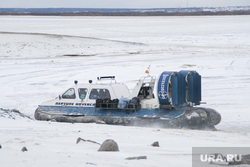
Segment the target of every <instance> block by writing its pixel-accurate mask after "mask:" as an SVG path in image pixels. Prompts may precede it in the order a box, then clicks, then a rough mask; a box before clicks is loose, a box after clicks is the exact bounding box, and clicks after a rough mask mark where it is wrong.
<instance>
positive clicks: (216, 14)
mask: <svg viewBox="0 0 250 167" xmlns="http://www.w3.org/2000/svg"><path fill="white" fill-rule="evenodd" d="M0 15H13V16H218V15H250V11H225V12H209V11H208V12H172V13H168V12H143V13H142V12H91V13H86V12H84V13H7V12H0Z"/></svg>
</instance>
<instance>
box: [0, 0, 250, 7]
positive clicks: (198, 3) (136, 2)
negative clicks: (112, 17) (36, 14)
mask: <svg viewBox="0 0 250 167" xmlns="http://www.w3.org/2000/svg"><path fill="white" fill-rule="evenodd" d="M215 6H221V7H223V6H250V0H0V8H48V7H52V8H56V7H64V8H78V7H79V8H172V7H215Z"/></svg>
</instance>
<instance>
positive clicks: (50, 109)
mask: <svg viewBox="0 0 250 167" xmlns="http://www.w3.org/2000/svg"><path fill="white" fill-rule="evenodd" d="M39 108H40V109H41V110H42V111H43V112H47V113H48V114H60V115H62V114H63V115H85V116H111V117H112V116H116V117H154V118H157V117H161V118H169V119H171V118H176V117H179V116H181V115H183V114H184V113H185V110H164V109H152V110H150V109H140V110H138V111H136V112H135V111H134V110H121V109H99V108H95V107H71V106H67V107H64V106H39Z"/></svg>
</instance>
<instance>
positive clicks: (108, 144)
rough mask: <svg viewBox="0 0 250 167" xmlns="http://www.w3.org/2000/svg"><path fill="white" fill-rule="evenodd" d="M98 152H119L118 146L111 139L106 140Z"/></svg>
mask: <svg viewBox="0 0 250 167" xmlns="http://www.w3.org/2000/svg"><path fill="white" fill-rule="evenodd" d="M98 151H119V148H118V144H117V143H116V142H115V141H114V140H111V139H108V140H105V141H104V142H103V143H102V145H101V146H100V148H99V150H98Z"/></svg>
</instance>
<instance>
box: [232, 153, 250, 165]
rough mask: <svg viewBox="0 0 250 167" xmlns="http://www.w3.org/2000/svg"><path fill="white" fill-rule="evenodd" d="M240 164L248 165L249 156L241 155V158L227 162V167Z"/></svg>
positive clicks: (249, 161)
mask: <svg viewBox="0 0 250 167" xmlns="http://www.w3.org/2000/svg"><path fill="white" fill-rule="evenodd" d="M240 164H250V154H247V155H242V157H241V158H240V157H239V155H238V157H235V158H234V160H233V161H232V162H229V165H240Z"/></svg>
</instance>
